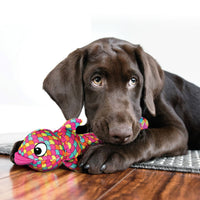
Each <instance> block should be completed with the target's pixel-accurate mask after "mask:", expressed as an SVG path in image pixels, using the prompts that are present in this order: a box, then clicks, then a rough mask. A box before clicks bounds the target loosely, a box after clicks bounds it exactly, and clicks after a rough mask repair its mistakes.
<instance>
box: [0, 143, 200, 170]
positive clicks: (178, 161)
mask: <svg viewBox="0 0 200 200" xmlns="http://www.w3.org/2000/svg"><path fill="white" fill-rule="evenodd" d="M12 146H13V144H0V154H4V155H9V154H10V152H11V149H12ZM131 167H133V168H142V169H156V170H165V171H177V172H188V173H200V151H197V150H193V151H190V150H189V151H188V153H187V154H186V155H183V156H173V157H162V158H156V159H154V160H151V161H147V162H142V163H137V164H133V165H132V166H131Z"/></svg>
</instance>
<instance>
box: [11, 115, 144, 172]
mask: <svg viewBox="0 0 200 200" xmlns="http://www.w3.org/2000/svg"><path fill="white" fill-rule="evenodd" d="M80 123H81V120H80V119H71V120H68V121H67V122H66V123H65V124H64V125H63V126H62V127H61V128H60V129H58V130H56V131H54V132H52V131H51V130H48V129H40V130H37V131H33V132H31V133H30V134H28V135H27V136H26V138H25V139H24V141H23V143H22V145H21V146H20V147H19V150H18V152H16V153H15V156H14V161H15V163H16V164H17V165H28V166H29V167H31V168H33V169H35V170H37V171H49V170H52V169H55V168H57V167H59V166H60V165H61V164H64V165H65V166H66V167H67V168H69V169H72V170H77V169H78V156H79V155H81V154H83V153H84V152H85V150H86V149H87V148H88V147H89V146H90V145H93V144H99V143H101V141H100V140H99V139H98V138H97V137H96V136H95V134H94V133H86V134H76V128H77V127H78V126H79V125H80ZM139 123H140V128H141V130H143V129H146V128H148V121H147V120H146V119H145V118H141V119H140V122H139Z"/></svg>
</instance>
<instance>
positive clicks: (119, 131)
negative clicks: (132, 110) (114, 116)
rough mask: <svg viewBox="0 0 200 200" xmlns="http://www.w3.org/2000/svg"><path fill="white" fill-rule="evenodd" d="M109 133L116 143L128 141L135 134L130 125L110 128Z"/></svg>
mask: <svg viewBox="0 0 200 200" xmlns="http://www.w3.org/2000/svg"><path fill="white" fill-rule="evenodd" d="M109 134H110V137H111V142H112V143H116V144H123V143H128V142H129V140H130V139H131V136H132V134H133V131H132V127H130V126H119V127H113V128H109Z"/></svg>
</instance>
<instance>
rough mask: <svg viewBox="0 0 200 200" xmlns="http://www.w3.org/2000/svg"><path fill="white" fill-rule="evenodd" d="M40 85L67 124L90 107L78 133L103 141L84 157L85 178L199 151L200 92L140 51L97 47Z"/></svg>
mask: <svg viewBox="0 0 200 200" xmlns="http://www.w3.org/2000/svg"><path fill="white" fill-rule="evenodd" d="M43 86H44V89H45V90H46V92H47V93H48V94H49V95H50V96H51V98H52V99H53V100H54V101H55V102H56V103H57V104H58V106H59V107H60V108H61V110H62V112H63V114H64V116H65V118H66V119H70V118H73V117H78V116H79V114H80V112H81V110H82V107H83V106H85V112H86V116H87V119H88V122H87V124H86V125H85V126H84V127H79V129H78V131H79V132H87V131H93V132H94V133H95V134H96V135H97V136H98V137H99V138H100V139H101V140H102V141H104V144H101V145H96V146H91V147H90V148H89V149H88V150H87V152H86V153H85V154H84V155H83V157H82V158H81V160H80V163H79V165H80V167H82V168H83V169H84V170H87V171H88V173H91V174H100V173H113V172H116V171H121V170H125V169H126V168H128V167H130V165H131V164H133V163H136V162H141V161H146V160H149V159H152V158H155V157H160V156H175V155H182V154H185V153H186V152H187V150H188V149H199V148H200V88H199V87H197V86H195V85H194V84H192V83H189V82H187V81H186V80H184V79H182V78H181V77H179V76H176V75H174V74H171V73H169V72H165V71H163V70H162V69H161V67H160V66H159V64H158V63H157V62H156V60H155V59H154V58H153V57H152V56H150V55H149V54H147V53H146V52H144V51H143V49H142V48H141V47H140V46H139V45H133V44H131V43H129V42H127V41H123V40H119V39H115V38H103V39H100V40H97V41H94V42H93V43H91V44H89V45H87V46H85V47H83V48H79V49H77V50H75V51H74V52H72V53H71V54H70V55H69V56H68V57H67V58H66V59H65V60H63V61H62V62H61V63H60V64H58V65H57V66H56V67H55V69H53V70H52V71H51V72H50V73H49V74H48V76H47V77H46V79H45V80H44V85H43ZM141 116H143V117H145V118H147V119H148V121H149V128H148V129H147V130H142V131H141V130H140V126H139V119H140V117H141ZM19 144H20V142H19V143H17V144H16V145H15V147H14V148H13V152H12V155H11V159H12V160H13V153H14V152H15V151H16V148H18V146H19Z"/></svg>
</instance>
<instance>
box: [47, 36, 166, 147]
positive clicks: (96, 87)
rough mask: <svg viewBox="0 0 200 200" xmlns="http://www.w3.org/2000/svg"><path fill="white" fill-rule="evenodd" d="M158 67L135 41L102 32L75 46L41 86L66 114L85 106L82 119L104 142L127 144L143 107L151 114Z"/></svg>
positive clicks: (159, 80)
mask: <svg viewBox="0 0 200 200" xmlns="http://www.w3.org/2000/svg"><path fill="white" fill-rule="evenodd" d="M163 79H164V73H163V71H162V70H161V68H160V66H159V65H158V63H157V62H156V61H155V60H154V59H153V58H152V57H151V56H150V55H148V54H147V53H145V52H144V51H143V49H142V48H141V47H140V46H139V45H133V44H131V43H129V42H127V41H123V40H119V39H115V38H104V39H100V40H97V41H95V42H93V43H91V44H89V45H87V46H85V47H83V48H80V49H77V50H75V51H74V52H72V53H71V54H69V56H68V57H67V58H66V59H65V60H63V61H62V62H61V63H59V64H58V65H57V66H56V67H55V69H53V70H52V71H51V72H50V73H49V74H48V76H47V77H46V79H45V80H44V89H45V90H46V91H47V93H48V94H49V95H50V96H51V98H52V99H53V100H54V101H55V102H56V103H57V104H58V105H59V107H60V108H61V110H62V112H63V114H64V116H65V118H66V119H70V118H74V117H78V116H79V114H80V112H81V110H82V107H83V105H84V106H85V111H86V116H87V118H88V124H89V125H90V126H91V128H92V131H94V133H95V134H96V135H97V136H98V137H99V138H100V139H101V140H103V141H104V142H108V143H115V144H127V143H130V142H132V141H133V140H134V139H135V138H136V137H137V135H138V133H139V132H140V126H139V119H140V117H141V116H142V111H143V109H144V107H146V108H147V109H148V111H149V113H150V114H151V115H153V116H155V115H156V108H155V103H154V100H155V98H156V97H157V96H158V95H159V93H160V91H161V90H162V87H163V82H164V81H163Z"/></svg>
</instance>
